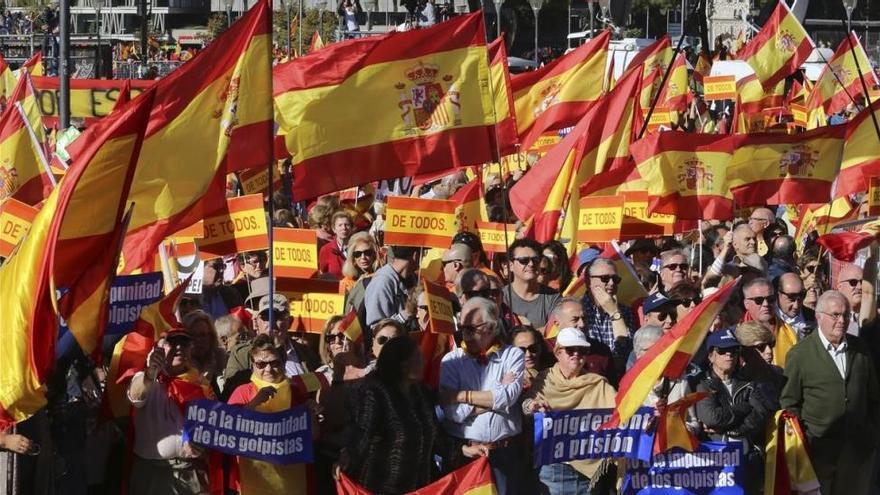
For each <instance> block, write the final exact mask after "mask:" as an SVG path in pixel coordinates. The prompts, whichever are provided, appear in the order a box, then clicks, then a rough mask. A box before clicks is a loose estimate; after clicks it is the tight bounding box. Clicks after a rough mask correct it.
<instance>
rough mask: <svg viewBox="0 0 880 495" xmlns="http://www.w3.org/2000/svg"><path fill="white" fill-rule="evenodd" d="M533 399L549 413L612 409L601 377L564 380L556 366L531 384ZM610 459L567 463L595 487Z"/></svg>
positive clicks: (607, 387) (608, 388)
mask: <svg viewBox="0 0 880 495" xmlns="http://www.w3.org/2000/svg"><path fill="white" fill-rule="evenodd" d="M532 390H533V391H534V392H533V393H534V398H535V399H538V400H543V401H546V402H547V404H549V405H550V409H551V410H553V411H567V410H571V409H603V408H604V409H608V408H613V407H614V395H615V392H614V387H612V386H611V385H610V384H609V383H608V380H606V379H605V377H603V376H600V375H597V374H595V373H584V374H582V375H578V376H575V377H572V378H565V377H564V376H563V375H562V370H560V369H559V364H554V365H553V367H552V368H550V369H549V370H546V371H544V372H542V373H541V374H540V375H538V378H536V379H535V381H534V382H532ZM610 463H611V459H585V460H580V461H570V462H568V464H569V465H571V467H573V468H575V469H576V470H578V472H580V473H581V474H583V475H584V476H586V477H588V478H590V480H591V483H595V482H596V481H597V480H598V478H599V477H600V476H601V475H602V474H604V472H605V470H606V469H607V468H608V466H609V465H610Z"/></svg>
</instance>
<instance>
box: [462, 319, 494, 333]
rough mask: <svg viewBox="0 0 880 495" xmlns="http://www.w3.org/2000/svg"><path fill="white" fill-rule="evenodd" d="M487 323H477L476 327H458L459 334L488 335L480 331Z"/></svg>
mask: <svg viewBox="0 0 880 495" xmlns="http://www.w3.org/2000/svg"><path fill="white" fill-rule="evenodd" d="M488 324H489V322H488V321H484V322H483V323H478V324H476V325H459V326H458V328H459V330H461V333H463V334H464V333H469V334H470V333H488V332H487V331H484V330H482V329H483V328H485V327H486V325H488Z"/></svg>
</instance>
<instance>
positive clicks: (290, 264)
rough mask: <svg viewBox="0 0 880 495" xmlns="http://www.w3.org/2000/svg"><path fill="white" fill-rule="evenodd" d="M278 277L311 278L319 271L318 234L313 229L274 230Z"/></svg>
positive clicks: (273, 247)
mask: <svg viewBox="0 0 880 495" xmlns="http://www.w3.org/2000/svg"><path fill="white" fill-rule="evenodd" d="M272 232H273V236H274V238H273V240H272V262H273V263H274V264H275V276H276V277H291V278H310V277H311V276H312V275H314V274H315V273H316V272H317V271H318V234H317V232H315V231H314V230H312V229H272Z"/></svg>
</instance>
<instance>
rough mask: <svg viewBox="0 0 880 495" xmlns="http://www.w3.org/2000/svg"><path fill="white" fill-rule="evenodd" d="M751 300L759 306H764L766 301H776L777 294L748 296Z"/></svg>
mask: <svg viewBox="0 0 880 495" xmlns="http://www.w3.org/2000/svg"><path fill="white" fill-rule="evenodd" d="M746 299H747V300H749V301H752V302H753V303H755V304H757V305H758V306H763V305H764V302H765V301H766V302H767V303H768V304H773V303H775V302H776V296H758V297H747V298H746Z"/></svg>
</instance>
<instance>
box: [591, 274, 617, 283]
mask: <svg viewBox="0 0 880 495" xmlns="http://www.w3.org/2000/svg"><path fill="white" fill-rule="evenodd" d="M590 278H598V279H599V280H601V281H602V283H603V284H607V283H608V282H614V283H615V284H619V283H620V281H621V280H622V279H621V278H620V275H590Z"/></svg>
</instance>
